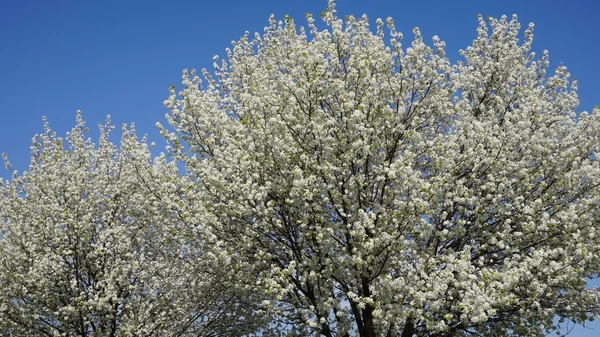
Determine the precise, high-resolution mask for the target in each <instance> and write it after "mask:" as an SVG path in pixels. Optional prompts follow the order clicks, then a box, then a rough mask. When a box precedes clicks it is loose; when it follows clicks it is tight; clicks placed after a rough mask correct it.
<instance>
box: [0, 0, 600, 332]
mask: <svg viewBox="0 0 600 337" xmlns="http://www.w3.org/2000/svg"><path fill="white" fill-rule="evenodd" d="M326 5H327V3H326V0H304V1H275V0H268V1H248V0H244V1H241V0H230V1H192V0H190V1H165V0H163V1H141V0H138V1H125V0H121V1H115V0H105V1H61V0H56V1H41V0H40V1H29V0H20V1H19V0H2V1H0V45H1V46H2V49H1V50H2V51H1V52H0V127H1V128H2V129H1V130H2V131H1V132H0V152H6V153H7V154H8V155H9V158H10V160H11V161H12V163H13V165H14V167H15V169H18V170H20V171H22V170H25V169H26V168H27V165H28V161H29V146H30V142H31V137H32V136H33V135H34V134H35V133H39V132H41V131H42V130H43V129H42V116H47V117H48V119H49V121H50V124H51V126H52V128H53V129H55V130H56V131H57V132H58V133H59V134H64V132H65V131H67V130H69V129H70V128H71V127H72V126H73V125H74V123H75V112H76V110H78V109H80V110H82V111H83V115H84V118H85V119H86V121H87V122H88V125H89V126H90V128H91V129H92V130H94V129H95V125H97V124H98V123H101V122H103V121H104V119H105V116H106V114H111V116H112V119H113V122H114V123H117V124H120V123H124V122H125V123H130V122H135V123H136V126H137V129H138V132H140V133H148V134H149V138H150V139H151V140H156V141H157V142H158V143H159V145H160V137H159V136H158V132H157V131H156V129H155V127H154V124H155V123H156V122H157V121H164V115H165V113H166V112H167V110H166V109H165V108H164V107H163V104H162V102H163V100H164V99H166V98H167V96H168V87H169V86H170V85H171V84H175V85H179V83H180V79H181V70H182V69H183V68H190V69H191V68H196V69H201V68H204V67H206V68H210V67H211V64H212V60H211V58H212V56H213V55H215V54H219V55H224V49H225V48H226V47H228V46H230V43H231V41H232V40H236V39H238V38H239V37H240V36H241V35H242V34H243V33H244V31H246V30H247V31H250V32H255V31H262V28H263V27H264V26H265V25H266V24H267V19H268V17H269V15H270V14H271V13H274V14H275V15H276V16H277V17H278V18H283V15H284V14H288V15H290V16H291V17H293V18H295V19H296V21H297V22H298V23H300V24H303V23H304V22H305V21H304V13H306V12H310V13H313V14H315V15H318V13H319V12H320V11H322V10H323V9H324V8H325V7H326ZM598 6H600V5H597V4H596V2H595V1H591V0H587V1H583V0H571V1H561V2H559V1H544V2H542V1H539V2H535V1H516V0H506V1H481V0H479V1H460V0H455V1H398V0H385V1H384V0H370V1H356V0H352V1H350V0H338V1H337V8H338V11H339V12H340V14H342V15H343V14H355V15H361V14H363V13H367V14H368V15H369V17H370V18H371V19H372V20H374V19H375V18H377V17H382V18H384V17H387V16H391V17H393V18H394V19H395V22H396V27H397V28H398V30H400V31H402V32H404V33H405V36H406V37H407V39H410V37H411V29H412V27H415V26H418V27H420V28H421V31H422V33H423V36H424V37H425V38H426V39H427V41H431V40H430V38H431V36H433V35H439V36H440V38H441V39H442V40H444V41H446V43H447V52H448V54H449V55H450V57H451V58H452V59H453V60H456V59H458V50H459V49H461V48H465V47H467V46H468V45H469V44H470V42H471V41H472V40H473V39H474V38H475V36H476V34H475V29H476V27H477V14H478V13H481V14H482V15H484V16H494V17H498V16H500V15H502V14H507V15H509V16H510V15H511V14H513V13H516V14H518V15H519V19H520V21H521V23H522V25H523V26H524V27H525V26H526V25H527V23H529V22H532V21H533V22H535V24H536V29H535V32H534V34H535V40H534V46H533V48H534V50H536V51H538V52H541V51H542V50H543V49H548V50H549V51H550V61H551V67H555V66H557V65H559V64H560V63H561V62H562V63H564V64H565V65H566V66H567V67H568V68H569V71H570V72H571V74H572V75H573V76H574V77H575V78H577V79H578V81H579V88H580V90H579V96H580V99H581V107H580V110H588V111H591V109H592V108H593V107H594V105H595V104H600V97H598V94H597V93H598V85H597V83H596V82H597V81H598V79H600V64H599V63H598V61H597V60H598V55H600V43H598V41H599V39H598V36H600V20H598V13H600V11H599V8H598ZM8 176H9V174H7V172H6V171H4V170H0V177H8ZM589 326H591V327H594V326H595V327H596V330H595V331H593V330H584V329H576V330H574V331H573V333H572V334H571V336H574V337H584V336H597V335H600V324H598V323H595V324H591V325H589Z"/></svg>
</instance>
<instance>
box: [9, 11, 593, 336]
mask: <svg viewBox="0 0 600 337" xmlns="http://www.w3.org/2000/svg"><path fill="white" fill-rule="evenodd" d="M321 16H322V19H323V21H324V24H325V26H326V27H325V28H324V29H319V28H318V27H317V24H316V22H315V20H314V19H313V17H312V16H310V15H307V22H308V25H307V27H306V28H305V27H297V26H296V24H295V21H294V20H293V19H291V18H289V17H287V16H286V17H285V19H284V20H283V21H276V20H275V19H274V18H273V17H272V18H271V19H270V24H269V26H267V27H266V28H265V32H264V34H262V35H260V34H255V35H254V37H253V38H252V37H251V36H250V35H249V34H248V33H246V34H245V35H244V36H243V37H242V38H241V39H240V40H239V41H237V42H235V43H234V45H233V47H232V49H227V57H226V58H225V59H220V58H219V57H218V56H215V58H214V68H215V69H214V72H212V73H211V72H209V71H207V70H203V71H202V75H203V78H204V79H203V80H201V79H200V77H199V76H198V75H197V74H196V72H195V71H191V72H187V71H184V74H183V89H182V90H181V91H180V92H179V93H176V91H175V88H173V87H172V88H170V92H171V94H170V97H169V99H168V100H167V101H166V102H165V104H166V106H167V107H168V108H169V109H170V113H169V114H168V115H167V121H168V123H169V125H170V127H163V126H162V125H160V124H159V125H158V126H159V130H160V132H161V134H162V135H163V136H164V137H165V139H166V140H167V142H168V143H169V147H168V151H167V152H168V154H169V155H170V156H172V157H173V158H174V159H175V160H176V161H179V162H182V163H183V165H185V172H184V173H180V172H179V171H178V170H177V168H176V166H175V164H174V163H175V162H170V161H168V160H167V159H166V158H165V155H162V154H161V155H160V156H158V157H157V158H156V159H155V160H152V158H151V157H152V156H151V155H150V152H149V150H148V148H147V146H146V145H145V141H143V140H142V141H138V140H137V138H136V137H135V134H134V132H133V130H130V129H126V128H125V129H124V130H123V132H124V133H123V138H122V141H121V142H122V143H121V144H122V145H121V148H120V149H118V150H117V148H116V147H115V146H114V145H112V144H111V143H110V142H109V141H108V133H107V131H106V128H104V129H102V130H104V131H102V134H101V137H100V147H99V148H96V147H94V146H93V145H92V144H91V143H89V142H87V143H86V142H84V141H83V138H82V137H83V136H82V134H83V131H82V129H83V124H82V122H81V121H79V122H78V126H77V127H76V128H75V129H74V130H73V132H72V133H71V134H70V135H69V137H68V138H67V140H68V142H69V148H65V147H64V146H63V145H62V144H61V142H62V140H61V139H60V138H56V137H55V136H54V135H53V134H51V133H50V131H49V129H48V131H47V133H46V134H44V135H42V136H40V137H39V138H38V139H37V140H36V142H34V147H33V160H32V164H31V168H30V170H29V172H27V173H24V174H23V175H18V174H15V175H14V176H13V180H12V181H10V182H5V183H4V185H3V187H2V190H1V195H2V197H1V199H0V200H1V201H0V216H1V217H2V220H3V222H2V224H1V226H2V227H1V228H2V233H3V234H2V238H0V264H2V266H3V268H4V269H3V270H2V271H0V286H1V287H2V288H3V289H6V290H3V291H1V292H0V300H2V302H1V303H0V305H1V307H0V334H1V333H5V334H7V333H13V334H17V335H18V334H31V335H36V334H37V335H43V334H46V335H60V334H63V335H97V336H104V335H110V333H108V331H112V334H113V335H119V336H121V335H123V336H127V335H131V336H138V335H160V336H163V335H164V336H170V335H177V333H176V332H175V331H179V332H181V334H182V335H186V334H187V335H189V336H231V335H251V334H252V333H257V334H258V335H261V336H270V335H274V336H317V335H322V336H326V337H334V336H335V337H342V336H345V337H350V336H360V337H375V336H389V337H392V336H398V337H400V336H401V337H410V336H471V335H474V336H483V335H485V336H541V335H544V334H545V333H548V332H551V331H554V330H556V331H558V330H559V329H560V327H561V323H562V322H564V321H565V320H570V321H574V322H576V323H582V322H584V321H586V320H588V319H592V318H594V317H597V316H598V315H599V314H600V312H599V307H600V306H599V299H598V290H597V289H588V288H587V287H586V279H589V278H594V277H597V276H598V269H599V267H598V266H600V254H599V253H598V250H599V248H600V245H599V241H598V237H597V236H596V231H598V230H600V203H599V201H600V200H599V197H600V163H599V162H598V159H597V155H598V154H597V152H598V146H599V144H600V142H599V141H600V132H599V130H600V119H599V118H600V111H599V110H595V111H594V112H593V113H591V114H588V113H587V112H581V113H576V108H577V106H578V99H577V94H576V90H577V82H576V81H575V80H571V79H570V74H569V73H568V72H567V70H566V68H565V67H564V66H562V65H561V66H559V67H558V68H556V69H555V70H554V72H553V73H552V72H550V73H549V72H548V70H549V59H548V53H547V52H546V51H544V52H543V53H542V55H541V56H539V57H536V55H535V53H533V52H532V51H531V45H532V41H533V24H530V25H529V26H528V28H526V29H525V30H524V31H521V27H520V24H519V22H518V21H517V18H516V17H513V18H512V19H510V20H509V19H507V18H506V17H502V18H500V19H490V20H489V21H488V22H487V23H486V21H485V20H484V19H483V18H481V17H480V18H479V26H478V28H477V37H476V39H475V40H474V41H473V44H472V45H471V46H470V47H468V48H466V49H465V50H462V51H461V56H462V58H463V60H462V61H459V62H456V63H452V62H451V61H450V60H449V59H448V57H447V56H446V54H445V51H444V47H445V45H444V43H443V42H442V41H441V40H440V39H439V38H437V37H434V38H433V44H432V45H427V44H425V42H424V41H423V38H422V36H421V34H420V31H419V30H418V29H416V28H415V29H414V30H413V34H414V38H413V41H412V42H411V43H410V44H409V45H408V46H404V45H403V44H402V38H403V35H402V34H401V33H399V32H397V31H396V29H395V27H394V23H393V21H392V19H389V18H388V19H386V20H385V21H384V20H377V21H376V27H374V28H372V27H370V26H369V22H368V20H367V17H366V16H362V17H360V18H357V17H353V16H347V17H346V18H345V19H340V18H339V17H338V16H337V13H336V9H335V4H334V2H333V1H330V2H329V6H328V9H327V10H326V11H324V12H323V13H322V15H321ZM386 27H387V28H386ZM520 36H522V41H520V40H519V39H520ZM174 327H175V328H174Z"/></svg>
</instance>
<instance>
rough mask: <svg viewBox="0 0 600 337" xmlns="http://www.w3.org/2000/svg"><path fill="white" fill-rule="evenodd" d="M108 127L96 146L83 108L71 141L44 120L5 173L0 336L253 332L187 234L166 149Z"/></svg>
mask: <svg viewBox="0 0 600 337" xmlns="http://www.w3.org/2000/svg"><path fill="white" fill-rule="evenodd" d="M112 129H113V127H112V126H110V124H109V121H107V123H106V125H104V126H102V127H101V128H100V137H99V144H98V146H97V147H96V146H95V145H94V144H93V143H92V142H91V141H90V140H89V139H88V140H86V139H85V138H84V132H85V126H84V122H83V120H82V118H81V115H80V114H78V115H77V125H76V126H75V128H73V129H72V130H71V132H70V133H68V134H67V137H66V139H63V138H59V137H57V136H56V135H55V133H54V132H52V130H51V129H50V128H49V126H48V124H47V123H45V133H43V134H41V135H37V136H36V137H35V138H34V141H33V145H32V147H31V149H32V160H31V165H30V167H29V170H28V171H27V172H24V173H23V174H17V173H16V172H15V173H14V174H13V177H12V179H11V180H10V181H2V184H1V186H0V235H1V236H0V289H2V290H1V291H0V335H3V336H9V335H10V336H220V335H227V336H240V335H246V334H248V333H249V332H251V331H249V329H251V327H252V319H253V317H252V306H251V305H247V304H245V301H246V300H247V298H243V297H241V294H239V293H235V292H234V291H233V289H234V286H233V285H232V284H231V283H228V282H227V281H226V279H225V278H223V277H222V270H220V269H219V266H217V265H215V264H212V263H211V261H213V260H211V259H204V258H203V257H202V247H201V245H200V243H199V242H197V240H187V241H186V240H185V239H186V238H189V237H193V236H192V235H191V233H190V228H193V227H191V226H189V224H188V223H187V222H186V221H185V218H186V217H187V215H186V214H183V213H179V212H177V211H176V210H177V209H179V208H180V207H177V203H178V200H179V201H181V200H182V198H181V195H182V191H181V189H180V187H181V185H182V184H181V183H180V182H179V180H181V179H183V177H181V176H180V175H179V174H178V172H177V169H176V167H175V166H174V164H173V163H169V162H167V161H166V160H165V158H164V156H159V157H158V158H156V159H155V160H151V154H150V150H149V148H148V146H147V145H146V143H145V141H144V139H142V140H138V138H137V137H136V135H135V130H134V129H133V127H132V128H129V129H128V128H125V127H124V128H123V135H122V137H121V145H120V147H119V148H117V147H116V146H115V145H114V144H112V143H111V142H110V141H109V135H110V131H111V130H112ZM5 159H6V158H5ZM7 165H8V166H9V167H10V164H8V162H7ZM242 322H243V324H244V325H243V326H241V325H240V324H241V323H242Z"/></svg>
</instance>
